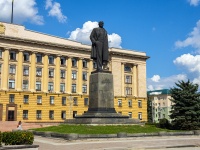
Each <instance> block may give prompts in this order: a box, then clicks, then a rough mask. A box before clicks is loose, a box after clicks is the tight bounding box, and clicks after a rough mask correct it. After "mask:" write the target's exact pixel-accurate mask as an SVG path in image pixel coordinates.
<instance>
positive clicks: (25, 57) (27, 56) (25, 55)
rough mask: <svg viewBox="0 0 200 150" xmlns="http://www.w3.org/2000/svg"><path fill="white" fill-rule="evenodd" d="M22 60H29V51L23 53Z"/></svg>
mask: <svg viewBox="0 0 200 150" xmlns="http://www.w3.org/2000/svg"><path fill="white" fill-rule="evenodd" d="M24 61H29V53H27V52H25V53H24Z"/></svg>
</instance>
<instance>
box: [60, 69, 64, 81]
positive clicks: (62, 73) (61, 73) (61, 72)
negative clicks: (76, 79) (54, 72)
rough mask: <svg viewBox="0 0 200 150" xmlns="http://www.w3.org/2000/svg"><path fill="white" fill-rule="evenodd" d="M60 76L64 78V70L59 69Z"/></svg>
mask: <svg viewBox="0 0 200 150" xmlns="http://www.w3.org/2000/svg"><path fill="white" fill-rule="evenodd" d="M60 78H62V79H64V78H65V70H60Z"/></svg>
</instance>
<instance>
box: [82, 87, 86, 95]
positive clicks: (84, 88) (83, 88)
mask: <svg viewBox="0 0 200 150" xmlns="http://www.w3.org/2000/svg"><path fill="white" fill-rule="evenodd" d="M82 92H83V93H87V85H83V86H82Z"/></svg>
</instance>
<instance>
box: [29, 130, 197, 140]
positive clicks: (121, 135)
mask: <svg viewBox="0 0 200 150" xmlns="http://www.w3.org/2000/svg"><path fill="white" fill-rule="evenodd" d="M30 131H31V132H32V133H33V134H34V135H38V136H43V137H52V138H63V139H65V140H78V139H90V138H127V137H151V136H186V135H200V130H194V131H184V132H164V131H161V132H157V133H126V132H120V133H117V134H77V133H69V134H64V133H55V132H40V131H33V130H30Z"/></svg>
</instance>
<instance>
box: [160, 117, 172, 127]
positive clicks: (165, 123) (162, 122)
mask: <svg viewBox="0 0 200 150" xmlns="http://www.w3.org/2000/svg"><path fill="white" fill-rule="evenodd" d="M157 127H159V128H164V129H169V128H170V123H169V121H168V120H167V119H166V118H163V119H160V120H159V123H158V124H157Z"/></svg>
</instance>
